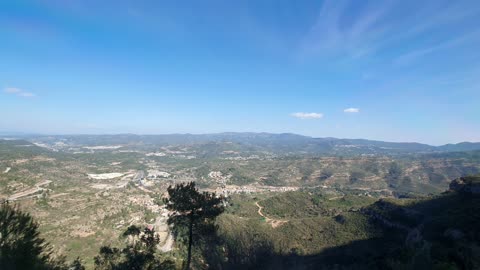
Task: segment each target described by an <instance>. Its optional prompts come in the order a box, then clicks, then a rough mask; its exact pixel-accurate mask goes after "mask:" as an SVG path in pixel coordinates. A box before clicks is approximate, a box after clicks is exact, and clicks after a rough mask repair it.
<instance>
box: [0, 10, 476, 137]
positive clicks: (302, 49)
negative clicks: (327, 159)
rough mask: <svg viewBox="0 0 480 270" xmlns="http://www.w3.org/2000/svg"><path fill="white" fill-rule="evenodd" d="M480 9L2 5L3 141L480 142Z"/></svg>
mask: <svg viewBox="0 0 480 270" xmlns="http://www.w3.org/2000/svg"><path fill="white" fill-rule="evenodd" d="M479 25H480V1H478V0H472V1H468V0H466V1H450V0H447V1H442V0H431V1H430V0H425V1H417V0H415V1H411V0H399V1H388V0H387V1H385V0H382V1H380V0H379V1H356V0H352V1H342V0H326V1H318V0H316V1H307V0H301V1H283V0H270V1H269V0H261V1H258V0H252V1H242V0H239V1H225V0H222V1H220V0H219V1H209V0H203V1H154V0H152V1H142V0H131V1H122V0H115V1H110V0H104V1H96V0H85V1H80V0H78V1H76V0H38V1H35V0H30V1H23V0H15V1H0V132H26V133H44V134H79V133H81V134H106V133H136V134H165V133H216V132H231V131H235V132H273V133H284V132H289V133H297V134H303V135H308V136H314V137H338V138H365V139H375V140H385V141H402V142H406V141H415V142H423V143H429V144H434V145H439V144H445V143H456V142H461V141H480V28H479V27H478V26H479Z"/></svg>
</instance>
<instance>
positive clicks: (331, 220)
mask: <svg viewBox="0 0 480 270" xmlns="http://www.w3.org/2000/svg"><path fill="white" fill-rule="evenodd" d="M218 136H220V135H212V137H213V138H214V139H211V138H209V139H208V140H207V141H203V139H201V140H199V141H197V139H195V138H193V139H192V138H189V139H188V142H185V141H184V138H183V137H182V136H180V137H179V138H177V137H173V138H174V139H172V138H168V140H166V141H164V138H163V137H162V136H159V137H157V138H150V140H151V142H148V141H147V142H146V140H142V141H139V140H138V137H136V136H133V137H131V136H123V135H118V136H111V137H109V138H108V140H111V142H110V143H108V141H106V140H107V138H104V137H103V136H98V137H95V136H88V137H84V136H77V137H75V136H65V137H61V136H53V137H35V136H32V137H27V138H17V139H15V140H13V139H8V140H0V154H1V156H0V172H1V173H0V198H1V199H2V200H4V201H9V202H10V203H15V204H19V205H20V206H21V208H22V209H24V210H25V211H28V212H29V213H31V214H32V215H33V216H34V217H35V218H36V220H38V222H39V223H40V225H41V226H40V229H41V232H42V235H44V237H45V238H46V239H47V240H48V241H49V242H51V243H52V245H53V247H54V248H55V250H56V252H58V253H60V254H65V255H66V256H67V259H68V260H73V259H74V258H76V257H78V256H80V257H82V258H93V257H94V256H95V255H96V254H97V252H98V250H99V248H100V247H101V246H104V245H121V244H122V243H123V240H122V238H120V237H119V235H121V234H122V232H123V231H124V230H125V228H127V227H128V226H130V225H140V226H152V228H154V229H155V231H156V232H158V235H159V237H160V243H159V246H158V249H159V250H160V251H161V252H162V253H165V254H175V252H177V251H176V248H175V247H176V245H175V241H174V237H173V235H172V233H171V231H170V226H169V225H168V224H167V219H168V216H169V211H168V210H167V209H166V208H165V206H164V205H163V202H162V198H163V197H164V196H165V194H166V189H167V187H168V186H170V185H175V184H178V183H187V182H190V181H195V182H196V183H197V185H198V186H199V187H200V190H203V191H209V192H215V193H216V194H218V195H223V196H224V197H225V198H227V202H228V203H227V204H228V206H227V208H226V209H227V211H226V213H225V214H223V215H222V216H220V217H219V219H218V225H219V230H220V235H223V236H222V237H225V239H227V238H228V237H233V236H234V235H236V237H237V236H238V237H240V236H241V237H247V240H245V241H246V242H245V243H250V241H253V240H252V239H250V240H248V239H249V238H248V237H251V236H247V234H248V235H249V234H252V235H255V234H260V235H261V237H262V239H261V241H260V240H259V241H260V243H263V242H262V241H266V242H268V245H271V248H272V250H274V251H275V252H276V253H278V254H290V253H291V252H293V251H292V250H294V252H295V254H303V255H308V254H316V253H318V252H321V251H322V250H325V249H327V248H330V247H335V246H339V245H343V244H347V243H349V242H350V241H360V240H365V239H370V238H371V237H372V236H374V235H377V233H379V232H376V231H375V230H376V229H370V227H371V226H372V225H371V224H369V223H368V222H367V218H366V217H365V216H364V213H362V212H361V211H363V210H361V209H362V207H367V206H368V205H370V204H373V203H374V202H375V201H377V200H378V199H381V198H392V199H396V198H397V199H398V198H421V197H425V196H429V194H440V193H441V192H443V191H445V190H447V189H448V186H449V183H450V182H451V180H452V179H454V178H458V177H461V176H464V175H469V174H475V173H479V172H480V152H479V151H477V150H476V148H473V150H472V151H463V152H449V151H430V150H429V151H424V150H425V149H421V150H420V151H417V150H416V149H415V150H414V151H413V152H409V151H412V150H409V149H401V148H399V149H400V150H398V149H397V150H394V151H392V152H388V153H387V152H385V151H384V150H381V151H380V150H379V151H377V150H375V151H374V150H372V149H375V147H377V146H375V145H376V144H378V143H373V144H372V145H362V146H358V147H356V146H355V147H354V146H350V147H345V145H344V146H343V147H341V149H347V150H346V151H344V152H338V151H337V150H335V152H332V153H330V152H325V151H323V150H322V151H316V150H315V151H313V150H308V151H307V152H305V151H304V149H305V147H307V148H310V147H312V146H311V145H310V142H308V143H307V145H304V143H303V142H300V143H299V142H297V141H295V140H293V141H290V140H289V139H285V138H284V136H283V135H277V137H275V136H274V135H270V136H269V137H268V140H265V139H264V137H265V136H266V135H265V134H259V135H258V137H256V136H257V135H254V134H249V135H248V137H247V139H245V141H244V140H243V139H244V136H246V135H245V134H238V135H237V136H235V135H234V134H233V135H232V134H229V135H228V136H227V138H228V139H230V140H227V139H225V138H222V139H218ZM169 140H171V141H169ZM177 140H178V141H177ZM307 141H308V140H307ZM279 144H282V145H283V148H288V149H289V150H288V151H283V150H281V151H279V150H278V149H281V147H280V148H278V145H279ZM292 144H293V145H296V146H295V147H298V149H299V150H298V151H297V150H294V149H295V148H294V147H293V146H291V145H292ZM268 145H274V147H275V148H274V149H273V148H271V146H268ZM382 147H383V146H382ZM315 148H323V146H315ZM358 148H360V149H367V150H365V151H366V153H357V152H355V153H352V151H351V149H357V150H356V151H361V150H358ZM275 149H277V150H275ZM381 149H384V148H381ZM342 151H343V150H342ZM372 152H375V153H372ZM350 221H352V222H353V223H352V224H350V225H349V226H351V227H349V226H347V227H345V226H346V225H345V224H347V225H348V224H349V222H350ZM345 222H347V223H345ZM339 226H340V227H339ZM238 230H242V231H238ZM338 230H342V234H338ZM370 230H373V231H372V232H371V233H366V231H370ZM335 231H336V232H337V236H336V237H335V238H331V237H332V236H331V235H332V233H334V232H335ZM237 234H238V235H237ZM232 235H233V236H232ZM239 235H240V236H239ZM225 239H224V240H222V241H227V242H223V243H224V244H225V243H226V244H227V246H228V240H225ZM254 242H255V245H256V243H257V242H258V241H257V240H255V241H254ZM250 244H253V243H250ZM255 245H254V246H255ZM92 264H93V261H92V260H90V259H87V260H86V261H85V265H86V266H87V268H88V269H90V268H92V267H93V265H92Z"/></svg>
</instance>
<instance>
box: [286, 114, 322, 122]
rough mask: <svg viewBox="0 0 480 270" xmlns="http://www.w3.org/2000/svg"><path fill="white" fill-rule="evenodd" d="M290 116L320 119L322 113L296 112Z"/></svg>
mask: <svg viewBox="0 0 480 270" xmlns="http://www.w3.org/2000/svg"><path fill="white" fill-rule="evenodd" d="M290 116H292V117H295V118H298V119H303V120H304V119H320V118H323V113H314V112H310V113H307V112H296V113H292V114H291V115H290Z"/></svg>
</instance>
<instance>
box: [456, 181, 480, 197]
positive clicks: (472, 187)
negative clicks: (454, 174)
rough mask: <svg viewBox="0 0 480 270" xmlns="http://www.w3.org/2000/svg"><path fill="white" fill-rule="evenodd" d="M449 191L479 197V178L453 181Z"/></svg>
mask: <svg viewBox="0 0 480 270" xmlns="http://www.w3.org/2000/svg"><path fill="white" fill-rule="evenodd" d="M450 190H452V191H456V192H461V193H470V194H477V195H480V176H466V177H460V178H457V179H455V180H453V181H452V182H451V183H450Z"/></svg>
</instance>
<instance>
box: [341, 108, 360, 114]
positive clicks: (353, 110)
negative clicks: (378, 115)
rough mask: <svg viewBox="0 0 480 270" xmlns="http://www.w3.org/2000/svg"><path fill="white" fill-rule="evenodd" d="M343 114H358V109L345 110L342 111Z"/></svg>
mask: <svg viewBox="0 0 480 270" xmlns="http://www.w3.org/2000/svg"><path fill="white" fill-rule="evenodd" d="M343 112H345V113H359V112H360V109H359V108H347V109H345V110H343Z"/></svg>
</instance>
